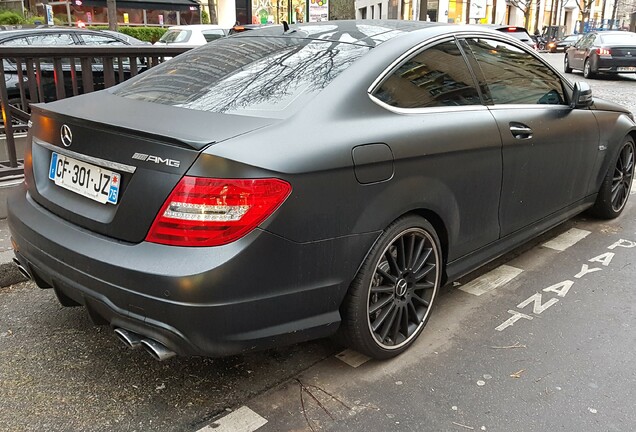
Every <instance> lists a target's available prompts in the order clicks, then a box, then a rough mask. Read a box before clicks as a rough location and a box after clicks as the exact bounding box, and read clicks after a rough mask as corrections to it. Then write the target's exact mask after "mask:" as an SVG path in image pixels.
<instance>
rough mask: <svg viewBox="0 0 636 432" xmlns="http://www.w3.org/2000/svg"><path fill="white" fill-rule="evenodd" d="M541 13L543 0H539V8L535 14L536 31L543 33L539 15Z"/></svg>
mask: <svg viewBox="0 0 636 432" xmlns="http://www.w3.org/2000/svg"><path fill="white" fill-rule="evenodd" d="M540 12H541V0H537V6H536V10H535V13H534V29H535V30H536V31H539V32H541V27H539V13H540Z"/></svg>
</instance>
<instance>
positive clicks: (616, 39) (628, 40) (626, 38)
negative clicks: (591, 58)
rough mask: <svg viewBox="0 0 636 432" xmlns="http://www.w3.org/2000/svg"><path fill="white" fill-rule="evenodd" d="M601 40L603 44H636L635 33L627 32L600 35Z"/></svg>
mask: <svg viewBox="0 0 636 432" xmlns="http://www.w3.org/2000/svg"><path fill="white" fill-rule="evenodd" d="M601 40H602V41H603V43H604V44H611V45H620V44H626V45H636V33H628V32H625V34H611V35H602V36H601Z"/></svg>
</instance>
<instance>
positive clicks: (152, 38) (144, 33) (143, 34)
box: [88, 26, 168, 43]
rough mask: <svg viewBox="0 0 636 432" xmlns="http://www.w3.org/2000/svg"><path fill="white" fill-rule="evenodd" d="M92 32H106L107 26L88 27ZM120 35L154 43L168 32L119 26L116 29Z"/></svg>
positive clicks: (159, 28) (163, 28)
mask: <svg viewBox="0 0 636 432" xmlns="http://www.w3.org/2000/svg"><path fill="white" fill-rule="evenodd" d="M88 28H90V29H94V30H108V26H89V27H88ZM117 31H119V32H120V33H124V34H127V35H128V36H132V37H134V38H137V39H139V40H142V41H147V42H152V43H155V42H157V41H158V40H159V38H161V36H163V34H164V33H165V32H167V31H168V29H167V28H165V27H126V26H119V28H118V29H117Z"/></svg>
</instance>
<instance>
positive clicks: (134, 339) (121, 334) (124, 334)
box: [115, 328, 177, 361]
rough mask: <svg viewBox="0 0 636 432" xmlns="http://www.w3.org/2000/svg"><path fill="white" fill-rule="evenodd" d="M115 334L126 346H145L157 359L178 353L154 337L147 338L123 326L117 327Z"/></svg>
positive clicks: (167, 357) (170, 356)
mask: <svg viewBox="0 0 636 432" xmlns="http://www.w3.org/2000/svg"><path fill="white" fill-rule="evenodd" d="M115 334H116V335H117V337H118V338H119V340H121V341H122V342H123V343H124V345H126V347H128V348H130V349H136V348H139V347H143V348H144V349H145V350H146V351H147V352H148V354H150V355H151V356H152V358H154V359H155V360H157V361H164V360H168V359H169V358H172V357H174V356H175V355H177V354H176V353H175V352H174V351H171V350H169V349H168V348H167V347H166V346H165V345H164V344H162V343H161V342H158V341H156V340H154V339H150V338H146V337H144V336H142V335H140V334H138V333H135V332H132V331H130V330H125V329H123V328H116V329H115Z"/></svg>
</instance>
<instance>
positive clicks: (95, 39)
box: [80, 34, 126, 45]
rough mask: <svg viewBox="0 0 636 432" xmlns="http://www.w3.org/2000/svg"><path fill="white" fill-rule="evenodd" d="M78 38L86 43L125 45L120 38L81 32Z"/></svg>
mask: <svg viewBox="0 0 636 432" xmlns="http://www.w3.org/2000/svg"><path fill="white" fill-rule="evenodd" d="M80 39H82V41H84V44H86V45H126V44H125V43H123V42H122V41H120V40H117V39H115V38H110V37H108V36H101V35H93V34H83V35H80Z"/></svg>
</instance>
